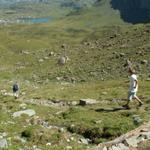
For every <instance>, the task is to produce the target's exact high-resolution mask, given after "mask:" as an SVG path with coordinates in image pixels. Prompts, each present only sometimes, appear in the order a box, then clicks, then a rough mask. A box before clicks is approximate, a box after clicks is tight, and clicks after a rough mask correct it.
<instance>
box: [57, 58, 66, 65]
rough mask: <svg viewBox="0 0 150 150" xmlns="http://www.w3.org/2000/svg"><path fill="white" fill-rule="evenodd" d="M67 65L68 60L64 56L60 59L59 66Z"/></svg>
mask: <svg viewBox="0 0 150 150" xmlns="http://www.w3.org/2000/svg"><path fill="white" fill-rule="evenodd" d="M65 63H66V58H65V57H64V56H62V57H60V58H59V59H58V64H60V65H64V64H65Z"/></svg>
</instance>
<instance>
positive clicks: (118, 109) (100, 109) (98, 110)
mask: <svg viewBox="0 0 150 150" xmlns="http://www.w3.org/2000/svg"><path fill="white" fill-rule="evenodd" d="M120 110H128V109H127V108H125V107H115V108H98V109H96V110H95V111H96V112H115V111H120Z"/></svg>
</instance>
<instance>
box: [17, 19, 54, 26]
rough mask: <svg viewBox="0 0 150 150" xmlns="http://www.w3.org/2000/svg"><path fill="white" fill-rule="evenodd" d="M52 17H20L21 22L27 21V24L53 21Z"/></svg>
mask: <svg viewBox="0 0 150 150" xmlns="http://www.w3.org/2000/svg"><path fill="white" fill-rule="evenodd" d="M52 20H53V18H52V17H43V18H30V17H27V18H19V19H18V21H19V23H27V24H36V23H48V22H50V21H52Z"/></svg>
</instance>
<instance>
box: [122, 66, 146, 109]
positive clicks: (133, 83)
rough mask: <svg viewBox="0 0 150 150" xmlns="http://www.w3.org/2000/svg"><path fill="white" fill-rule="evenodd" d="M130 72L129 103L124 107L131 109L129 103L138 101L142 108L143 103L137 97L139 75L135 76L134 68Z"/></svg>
mask: <svg viewBox="0 0 150 150" xmlns="http://www.w3.org/2000/svg"><path fill="white" fill-rule="evenodd" d="M128 72H129V74H130V88H129V92H128V101H127V104H126V105H124V107H126V108H129V103H130V101H132V99H136V100H137V101H138V102H139V106H141V105H143V102H142V101H141V100H140V99H139V98H138V97H137V95H136V94H137V91H138V80H137V75H136V74H135V70H133V69H132V68H129V70H128Z"/></svg>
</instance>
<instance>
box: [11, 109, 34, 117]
mask: <svg viewBox="0 0 150 150" xmlns="http://www.w3.org/2000/svg"><path fill="white" fill-rule="evenodd" d="M22 114H26V115H28V116H29V117H31V116H34V115H35V114H36V112H35V111H34V110H33V109H27V110H22V111H17V112H14V113H13V117H14V118H16V117H20V116H21V115H22Z"/></svg>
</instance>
